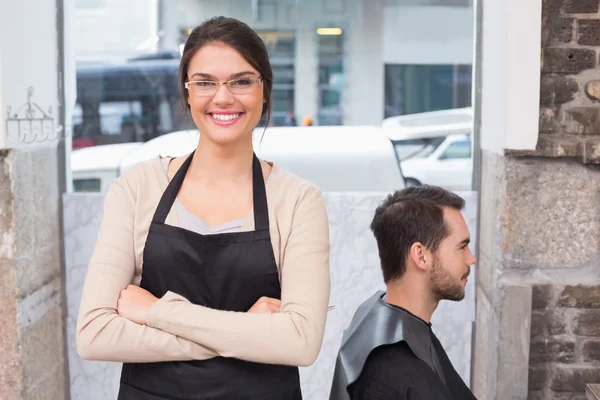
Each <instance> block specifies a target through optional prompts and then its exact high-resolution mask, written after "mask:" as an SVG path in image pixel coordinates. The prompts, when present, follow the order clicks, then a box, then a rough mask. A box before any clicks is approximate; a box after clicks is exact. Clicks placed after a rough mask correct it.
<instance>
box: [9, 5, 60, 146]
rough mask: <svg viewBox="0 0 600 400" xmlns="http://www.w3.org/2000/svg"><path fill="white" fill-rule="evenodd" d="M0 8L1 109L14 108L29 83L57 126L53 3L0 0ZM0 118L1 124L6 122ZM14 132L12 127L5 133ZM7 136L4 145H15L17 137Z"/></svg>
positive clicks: (23, 102) (19, 101)
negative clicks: (7, 141)
mask: <svg viewBox="0 0 600 400" xmlns="http://www.w3.org/2000/svg"><path fill="white" fill-rule="evenodd" d="M0 10H2V11H0V58H1V62H2V66H1V71H0V82H1V85H0V98H1V100H0V103H3V106H2V109H0V113H2V114H5V112H6V111H5V110H6V107H12V110H13V113H14V112H16V111H17V109H18V108H19V107H21V106H22V105H24V104H25V103H26V102H27V90H28V87H30V86H31V87H32V88H33V89H34V93H33V99H32V100H33V101H34V102H35V103H37V104H38V105H39V106H40V107H41V108H42V109H43V110H44V111H45V112H47V111H48V108H50V107H51V108H52V110H53V117H54V118H55V123H54V126H55V128H57V123H58V122H57V121H58V120H57V119H56V116H57V114H56V110H57V93H58V80H57V79H58V78H57V72H56V71H57V65H58V60H57V55H58V54H57V49H56V47H57V44H56V32H57V29H56V17H55V16H56V3H55V2H53V1H36V0H22V1H14V0H0ZM32 10H35V12H32ZM37 115H38V116H41V114H37ZM4 117H5V115H3V118H4ZM0 122H2V126H3V128H4V127H5V122H4V121H0ZM13 132H14V130H13V129H12V127H11V129H10V131H8V132H6V134H7V135H12V133H13ZM53 133H54V132H53ZM8 139H9V143H6V145H8V146H10V147H16V137H15V138H13V137H12V136H11V137H9V138H8Z"/></svg>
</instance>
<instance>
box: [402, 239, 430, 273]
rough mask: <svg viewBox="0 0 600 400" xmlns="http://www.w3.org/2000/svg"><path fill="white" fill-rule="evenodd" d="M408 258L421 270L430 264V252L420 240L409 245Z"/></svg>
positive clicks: (424, 269)
mask: <svg viewBox="0 0 600 400" xmlns="http://www.w3.org/2000/svg"><path fill="white" fill-rule="evenodd" d="M408 258H409V259H410V261H411V263H412V264H414V265H415V267H417V268H418V269H419V270H422V271H426V270H427V269H428V268H429V266H430V264H431V254H430V252H429V249H427V247H426V246H425V245H424V244H423V243H420V242H415V243H413V244H412V246H410V250H409V253H408Z"/></svg>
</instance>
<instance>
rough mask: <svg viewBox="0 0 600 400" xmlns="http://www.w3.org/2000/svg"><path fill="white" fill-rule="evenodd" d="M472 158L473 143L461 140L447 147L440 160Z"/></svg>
mask: <svg viewBox="0 0 600 400" xmlns="http://www.w3.org/2000/svg"><path fill="white" fill-rule="evenodd" d="M458 158H471V141H470V140H461V141H459V142H454V143H452V144H450V145H449V146H448V147H446V150H444V151H443V152H442V154H441V156H440V160H448V159H458Z"/></svg>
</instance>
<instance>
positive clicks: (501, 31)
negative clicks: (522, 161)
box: [480, 0, 542, 154]
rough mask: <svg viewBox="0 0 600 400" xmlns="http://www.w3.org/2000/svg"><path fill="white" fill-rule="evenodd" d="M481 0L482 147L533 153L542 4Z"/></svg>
mask: <svg viewBox="0 0 600 400" xmlns="http://www.w3.org/2000/svg"><path fill="white" fill-rule="evenodd" d="M480 1H483V23H482V28H483V43H482V46H483V64H482V90H481V96H482V97H481V147H482V149H485V150H489V151H492V152H494V153H497V154H502V153H503V152H504V150H505V149H512V150H533V149H535V146H536V143H537V138H538V130H539V129H538V128H539V127H538V124H539V119H538V118H539V96H540V43H541V15H542V10H541V8H542V0H531V1H525V2H523V1H520V0H480Z"/></svg>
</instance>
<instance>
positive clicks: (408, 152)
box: [393, 136, 446, 161]
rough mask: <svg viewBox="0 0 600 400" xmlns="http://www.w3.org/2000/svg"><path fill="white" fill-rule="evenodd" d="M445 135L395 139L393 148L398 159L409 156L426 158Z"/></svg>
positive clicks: (444, 138)
mask: <svg viewBox="0 0 600 400" xmlns="http://www.w3.org/2000/svg"><path fill="white" fill-rule="evenodd" d="M444 140H446V137H445V136H441V137H435V138H422V139H408V140H395V141H394V142H393V143H394V149H395V150H396V155H397V156H398V159H399V160H400V161H402V160H407V159H409V158H427V157H429V156H430V155H431V154H432V153H433V152H434V151H435V150H436V149H437V148H438V147H439V146H440V145H441V144H442V143H443V142H444Z"/></svg>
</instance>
